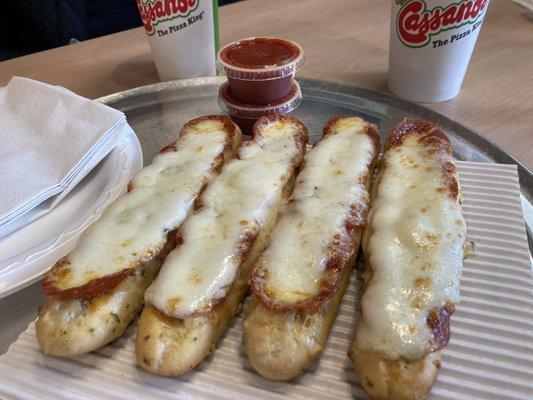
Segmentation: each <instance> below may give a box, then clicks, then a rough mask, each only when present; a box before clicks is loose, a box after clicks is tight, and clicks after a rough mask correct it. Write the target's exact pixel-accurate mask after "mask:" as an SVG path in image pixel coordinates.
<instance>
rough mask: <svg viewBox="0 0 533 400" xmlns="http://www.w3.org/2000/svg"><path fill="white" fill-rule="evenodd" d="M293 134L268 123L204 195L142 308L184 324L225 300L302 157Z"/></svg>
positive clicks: (279, 124) (291, 129)
mask: <svg viewBox="0 0 533 400" xmlns="http://www.w3.org/2000/svg"><path fill="white" fill-rule="evenodd" d="M297 129H300V127H299V126H296V125H295V124H294V123H287V122H274V123H271V124H269V125H267V127H266V128H263V131H262V134H261V136H259V137H255V138H254V140H252V141H250V142H247V143H246V144H245V145H243V147H242V148H241V149H240V151H239V157H238V158H237V159H234V160H232V161H230V162H229V163H228V164H226V166H225V167H224V168H223V169H222V171H221V173H220V175H218V176H217V177H216V178H215V179H214V180H213V182H212V183H211V184H210V185H209V187H208V188H207V190H206V191H205V192H204V193H203V194H202V196H201V198H200V200H201V205H202V207H201V208H200V209H199V210H198V211H197V212H196V213H195V214H194V215H192V216H191V217H190V218H189V219H188V220H187V221H186V222H185V224H184V226H183V228H182V229H181V238H182V244H181V245H180V246H178V247H177V248H176V249H175V250H174V251H172V252H171V253H170V254H169V255H168V256H167V258H166V259H165V262H164V263H163V266H162V267H161V271H160V273H159V275H158V277H157V278H156V280H155V281H154V282H153V283H152V285H151V286H150V287H149V288H148V290H147V291H146V293H145V301H146V303H149V304H152V305H153V306H155V307H156V308H157V309H159V310H160V311H162V312H164V313H165V314H167V315H169V316H172V317H175V318H183V317H187V316H190V315H191V314H194V313H202V312H206V311H208V310H209V309H211V307H212V306H213V305H214V304H216V302H217V300H221V299H223V298H224V297H225V296H226V294H227V292H228V290H229V288H230V286H231V284H232V283H233V281H234V280H235V277H236V274H237V269H238V268H239V266H240V264H241V262H242V259H243V256H245V252H246V250H247V245H250V244H251V241H253V239H254V238H255V236H256V235H257V234H258V233H259V231H260V230H261V229H262V228H263V227H264V226H265V225H268V222H269V221H270V220H272V219H273V218H275V217H276V215H277V212H278V210H279V208H280V207H281V205H282V204H281V202H282V198H283V197H282V191H283V189H284V187H285V185H286V184H287V182H288V181H289V179H290V178H291V175H292V173H293V171H294V168H295V167H296V166H297V164H299V161H297V163H296V164H295V160H301V158H302V156H303V152H304V146H303V145H302V144H301V143H299V142H298V140H297V138H296V135H297V132H296V130H297Z"/></svg>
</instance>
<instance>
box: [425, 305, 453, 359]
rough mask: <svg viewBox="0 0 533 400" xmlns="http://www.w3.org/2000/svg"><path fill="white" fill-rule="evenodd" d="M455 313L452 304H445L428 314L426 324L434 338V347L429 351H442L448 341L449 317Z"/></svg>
mask: <svg viewBox="0 0 533 400" xmlns="http://www.w3.org/2000/svg"><path fill="white" fill-rule="evenodd" d="M454 311H455V306H454V305H453V304H452V303H447V304H446V305H445V306H444V307H442V308H440V309H437V308H435V309H433V310H431V311H430V312H429V315H428V318H427V324H428V325H429V327H430V328H431V331H432V332H433V337H434V345H433V347H432V349H431V351H437V350H440V349H442V348H443V347H444V346H446V345H447V344H448V341H449V340H450V317H451V315H452V314H453V312H454Z"/></svg>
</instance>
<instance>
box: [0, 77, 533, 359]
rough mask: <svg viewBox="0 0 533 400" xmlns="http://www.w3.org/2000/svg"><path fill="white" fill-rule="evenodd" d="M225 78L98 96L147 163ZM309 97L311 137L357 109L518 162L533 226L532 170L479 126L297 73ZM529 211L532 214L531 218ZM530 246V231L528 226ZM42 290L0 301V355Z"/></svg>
mask: <svg viewBox="0 0 533 400" xmlns="http://www.w3.org/2000/svg"><path fill="white" fill-rule="evenodd" d="M224 81H225V78H224V77H209V78H195V79H187V80H180V81H173V82H163V83H157V84H153V85H148V86H143V87H139V88H135V89H131V90H127V91H123V92H119V93H115V94H111V95H109V96H105V97H102V98H100V99H99V100H100V101H102V102H103V103H106V104H108V105H110V106H112V107H114V108H117V109H119V110H122V111H123V112H125V113H126V116H127V118H128V121H129V123H130V125H131V126H132V127H133V129H134V130H135V132H136V133H137V135H138V137H139V140H140V142H141V145H142V149H143V155H144V162H145V164H149V163H150V162H151V161H152V158H153V157H154V155H155V154H156V153H157V152H158V151H159V150H160V149H161V148H162V147H163V146H165V145H166V144H168V143H169V142H171V141H172V140H174V139H175V138H176V136H177V134H178V133H179V130H180V128H181V126H182V125H183V124H184V123H185V122H187V121H188V120H190V119H192V118H195V117H198V116H200V115H205V114H219V113H221V112H222V111H221V110H220V108H219V106H218V102H217V95H218V89H219V87H220V85H221V84H222V83H223V82H224ZM298 82H299V83H300V85H301V87H302V91H303V97H304V101H303V102H302V104H301V105H300V106H299V107H298V109H296V111H295V112H294V114H293V115H294V116H296V117H298V118H300V119H301V120H302V121H303V122H304V123H305V124H306V126H307V127H308V129H309V131H310V134H311V138H312V139H313V140H316V139H317V138H319V137H320V135H321V132H322V127H323V125H324V123H325V121H327V120H328V119H329V118H330V117H332V116H335V115H339V114H355V115H359V116H361V117H363V118H365V119H367V120H368V121H371V122H373V123H375V124H377V125H378V127H379V131H380V132H381V134H382V135H384V136H386V135H387V134H388V132H389V131H390V130H391V129H392V127H393V126H394V125H395V124H396V123H398V122H399V121H400V120H401V119H402V118H403V117H405V116H412V117H419V118H424V119H427V120H430V121H433V122H435V123H437V124H438V125H439V126H440V127H441V128H442V129H443V130H444V131H445V132H446V133H447V134H448V135H449V137H450V138H451V140H452V143H453V147H454V151H455V156H456V158H458V159H460V160H465V161H478V162H486V163H491V162H493V163H504V164H515V165H517V166H518V173H519V177H520V185H521V190H522V195H523V199H522V200H523V201H522V203H523V206H524V208H525V209H524V211H525V213H526V220H527V221H528V222H529V226H532V222H531V219H532V218H533V207H532V206H531V203H532V202H533V174H532V173H531V172H530V171H529V170H528V169H527V168H526V167H525V166H524V165H523V164H521V163H520V162H519V161H518V160H517V159H516V158H514V157H513V156H511V155H510V154H509V153H507V152H506V151H505V150H503V149H501V148H500V147H498V146H497V145H496V144H494V143H492V142H491V141H490V140H488V139H487V138H485V137H483V136H481V135H479V134H478V133H476V132H475V131H473V130H471V129H469V128H467V127H465V126H464V125H461V124H459V123H457V122H455V121H453V120H451V119H450V118H448V117H445V116H443V115H441V114H438V113H436V112H434V111H432V110H429V109H427V108H425V107H422V106H419V105H417V104H414V103H411V102H409V101H405V100H402V99H399V98H396V97H393V96H389V95H386V94H381V93H376V92H372V91H369V90H365V89H360V88H358V87H355V86H352V85H346V84H340V83H334V82H326V81H320V80H314V79H306V78H298ZM528 215H529V217H530V218H529V219H528ZM528 238H529V247H530V251H531V249H532V248H533V247H532V240H531V230H530V229H529V227H528ZM42 301H43V293H42V290H41V287H40V284H39V283H36V284H33V285H31V286H30V287H27V288H26V289H23V290H21V291H20V292H17V293H14V294H12V295H10V296H8V297H6V298H4V299H2V300H0V315H1V316H2V319H1V322H2V326H3V328H2V329H0V354H3V353H4V352H5V351H6V350H7V347H8V346H9V344H10V343H12V342H13V341H14V340H15V339H16V338H17V336H18V335H19V333H20V332H21V331H22V330H23V329H25V328H26V327H27V325H28V323H29V322H30V321H32V320H33V319H34V318H35V312H36V309H37V306H38V305H39V304H42Z"/></svg>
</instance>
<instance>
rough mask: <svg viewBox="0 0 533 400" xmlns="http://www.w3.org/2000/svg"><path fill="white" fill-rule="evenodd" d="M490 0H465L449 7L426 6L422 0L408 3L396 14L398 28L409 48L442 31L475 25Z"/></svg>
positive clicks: (421, 43)
mask: <svg viewBox="0 0 533 400" xmlns="http://www.w3.org/2000/svg"><path fill="white" fill-rule="evenodd" d="M487 3H488V0H462V1H459V2H458V3H452V4H450V5H449V6H447V7H446V8H443V7H439V6H437V7H435V8H433V9H431V10H428V9H426V3H425V2H424V1H423V0H413V1H409V2H407V3H406V4H405V5H404V6H402V8H401V9H400V11H399V12H398V15H397V16H396V31H397V33H398V37H399V38H400V40H401V41H402V42H403V44H405V45H406V46H409V47H422V46H425V45H426V44H428V43H429V41H430V40H431V37H432V36H434V35H437V34H439V33H440V32H442V31H445V30H448V29H452V28H458V27H460V26H462V25H465V24H473V23H474V22H476V21H477V20H478V18H479V17H480V16H481V15H483V12H484V11H485V8H486V7H487Z"/></svg>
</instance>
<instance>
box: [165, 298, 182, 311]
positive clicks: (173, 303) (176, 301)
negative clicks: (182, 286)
mask: <svg viewBox="0 0 533 400" xmlns="http://www.w3.org/2000/svg"><path fill="white" fill-rule="evenodd" d="M181 303H182V301H181V298H180V297H174V298H172V299H170V300H168V301H167V305H168V307H170V308H171V309H174V310H176V309H177V308H178V307H179V306H180V305H181Z"/></svg>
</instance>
